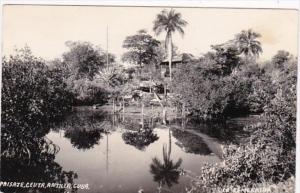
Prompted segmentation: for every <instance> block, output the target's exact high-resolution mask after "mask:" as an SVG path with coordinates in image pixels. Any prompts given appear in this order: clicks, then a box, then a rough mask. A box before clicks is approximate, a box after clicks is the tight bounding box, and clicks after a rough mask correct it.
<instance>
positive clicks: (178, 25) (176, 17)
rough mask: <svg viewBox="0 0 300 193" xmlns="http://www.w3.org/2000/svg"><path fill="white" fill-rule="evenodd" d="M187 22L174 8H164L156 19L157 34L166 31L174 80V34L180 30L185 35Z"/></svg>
mask: <svg viewBox="0 0 300 193" xmlns="http://www.w3.org/2000/svg"><path fill="white" fill-rule="evenodd" d="M187 24H188V23H187V22H186V21H185V20H183V19H182V18H181V13H178V12H176V11H175V10H174V9H171V10H170V11H167V10H166V9H164V10H162V11H161V13H159V14H158V15H157V16H156V19H155V20H154V26H153V31H154V32H155V34H156V35H159V34H160V33H162V32H163V31H165V32H166V38H165V46H166V47H167V48H168V59H169V70H170V81H172V50H173V49H172V47H173V43H172V34H173V33H174V32H176V31H178V32H179V33H180V34H181V35H184V30H183V27H185V26H186V25H187Z"/></svg>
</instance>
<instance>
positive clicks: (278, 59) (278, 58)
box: [271, 50, 292, 69]
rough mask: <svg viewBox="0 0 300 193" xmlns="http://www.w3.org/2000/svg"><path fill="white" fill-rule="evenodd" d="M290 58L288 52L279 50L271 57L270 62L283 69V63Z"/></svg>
mask: <svg viewBox="0 0 300 193" xmlns="http://www.w3.org/2000/svg"><path fill="white" fill-rule="evenodd" d="M291 58H292V56H291V55H290V53H289V52H287V51H284V50H279V51H278V52H277V54H276V55H275V56H273V57H272V61H271V63H272V64H273V65H274V67H275V68H279V69H283V67H284V65H285V64H286V63H287V62H288V61H289V60H290V59H291Z"/></svg>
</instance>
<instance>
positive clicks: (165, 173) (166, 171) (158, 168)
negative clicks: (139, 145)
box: [150, 145, 182, 192]
mask: <svg viewBox="0 0 300 193" xmlns="http://www.w3.org/2000/svg"><path fill="white" fill-rule="evenodd" d="M181 163H182V159H181V158H179V159H178V160H177V161H176V162H173V160H172V159H171V151H170V149H169V151H168V152H167V148H166V145H164V146H163V159H162V161H161V160H159V159H158V158H157V157H154V158H153V159H152V163H151V164H150V172H151V174H152V175H153V181H155V182H157V183H158V191H159V192H161V189H162V187H163V186H165V185H167V186H168V187H171V186H172V185H173V184H177V183H178V180H179V174H180V171H179V167H180V165H181Z"/></svg>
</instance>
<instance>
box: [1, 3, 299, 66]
mask: <svg viewBox="0 0 300 193" xmlns="http://www.w3.org/2000/svg"><path fill="white" fill-rule="evenodd" d="M163 9H164V8H163V7H102V6H46V5H5V6H4V8H3V24H2V26H3V27H2V30H3V31H2V49H3V53H2V55H9V54H13V53H14V49H15V48H22V47H24V46H25V45H26V44H27V45H28V46H29V47H30V48H31V50H32V52H33V54H34V55H35V56H39V57H42V58H44V59H46V60H52V59H54V58H60V57H61V55H62V54H63V53H64V52H66V51H67V50H68V49H67V47H66V45H65V42H66V41H88V42H91V43H92V44H94V45H100V46H101V47H102V48H103V49H106V46H107V45H106V42H107V29H108V51H109V52H111V53H113V54H115V55H116V56H117V58H120V56H121V55H122V54H123V53H124V52H125V51H126V50H125V49H124V48H122V44H123V41H124V39H125V38H126V37H127V36H130V35H134V34H135V33H136V32H137V31H138V30H140V29H146V30H147V31H148V33H149V34H151V35H153V36H154V37H155V38H156V39H158V40H163V39H164V37H165V34H164V33H163V34H161V35H160V36H155V35H154V33H153V31H152V28H153V21H154V20H155V17H156V15H157V14H158V13H159V12H160V11H161V10H163ZM175 10H176V11H178V12H180V13H181V14H182V18H183V19H185V20H186V21H187V22H188V25H187V26H186V27H185V28H184V30H185V35H184V36H183V37H182V36H180V35H179V34H178V33H175V34H174V36H173V42H174V44H175V45H177V46H178V48H179V51H180V52H182V53H184V52H185V53H191V54H193V55H195V56H200V55H201V54H204V53H206V52H207V51H209V50H210V46H211V45H214V44H220V43H224V42H226V41H227V40H230V39H233V38H234V35H235V34H237V33H239V32H240V31H242V30H247V29H250V28H251V29H253V30H254V31H256V32H258V33H260V34H261V35H262V37H261V38H260V39H259V41H260V42H261V44H262V48H263V53H262V55H261V57H260V58H261V60H268V59H271V57H272V56H273V55H275V54H276V52H277V51H278V50H286V51H289V52H290V53H292V54H293V55H297V53H298V50H297V44H298V31H297V30H298V15H297V14H298V12H297V11H296V10H282V9H281V10H280V9H228V8H227V9H222V8H175Z"/></svg>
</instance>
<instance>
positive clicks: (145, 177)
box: [1, 110, 238, 193]
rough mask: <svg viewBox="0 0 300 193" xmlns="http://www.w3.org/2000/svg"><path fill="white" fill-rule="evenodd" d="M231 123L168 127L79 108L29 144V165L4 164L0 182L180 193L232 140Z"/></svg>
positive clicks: (94, 191)
mask: <svg viewBox="0 0 300 193" xmlns="http://www.w3.org/2000/svg"><path fill="white" fill-rule="evenodd" d="M233 125H234V124H233V123H231V127H232V128H229V129H228V128H227V127H226V126H224V125H215V124H214V125H207V124H200V123H196V122H191V121H188V120H180V119H177V120H170V122H169V125H168V127H166V126H163V125H161V124H160V119H159V118H149V117H143V119H142V118H141V117H140V115H136V116H131V117H126V116H125V117H124V116H123V117H122V116H108V115H106V114H104V113H101V112H100V111H93V110H81V111H78V112H76V113H74V114H72V115H70V116H69V117H67V119H66V120H65V121H64V122H63V123H62V124H60V125H58V126H55V127H52V128H51V129H50V130H49V131H48V132H47V134H46V135H45V136H44V137H41V138H40V139H39V138H38V139H39V140H34V141H32V142H30V143H29V144H30V146H31V147H34V149H35V151H36V155H34V157H33V155H30V156H31V157H30V159H31V160H32V161H30V162H28V160H27V159H25V158H22V159H21V158H17V159H15V158H13V159H5V160H4V161H2V162H1V166H2V170H3V174H4V177H3V176H2V181H3V180H11V181H28V182H43V181H45V182H47V181H51V182H57V183H66V182H73V183H77V184H89V190H80V189H78V190H76V191H75V192H79V193H81V192H88V193H135V192H138V190H139V189H143V190H144V191H145V192H146V193H148V192H149V193H152V192H157V188H158V187H161V189H162V192H178V193H179V192H184V190H185V187H188V186H189V184H190V181H191V178H192V177H194V176H196V175H199V174H200V169H201V167H202V166H203V165H204V164H205V163H217V162H219V161H220V158H219V157H220V143H227V142H228V140H229V141H230V142H234V141H235V140H236V138H235V137H234V136H235V133H234V132H235V129H234V128H238V127H237V126H233ZM216 128H218V129H216ZM237 130H238V129H237ZM27 140H29V138H28V139H27ZM23 146H24V145H23ZM19 148H21V147H19ZM24 155H25V156H23V157H26V154H24ZM22 164H23V165H22ZM3 167H5V168H4V169H3ZM11 173H14V175H13V174H11ZM5 190H7V189H5ZM68 191H70V192H71V190H69V189H66V190H58V191H56V190H54V189H53V190H51V191H47V192H68ZM4 192H18V190H14V191H9V190H7V191H4ZM22 192H30V191H22ZM41 192H43V190H42V191H41Z"/></svg>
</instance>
